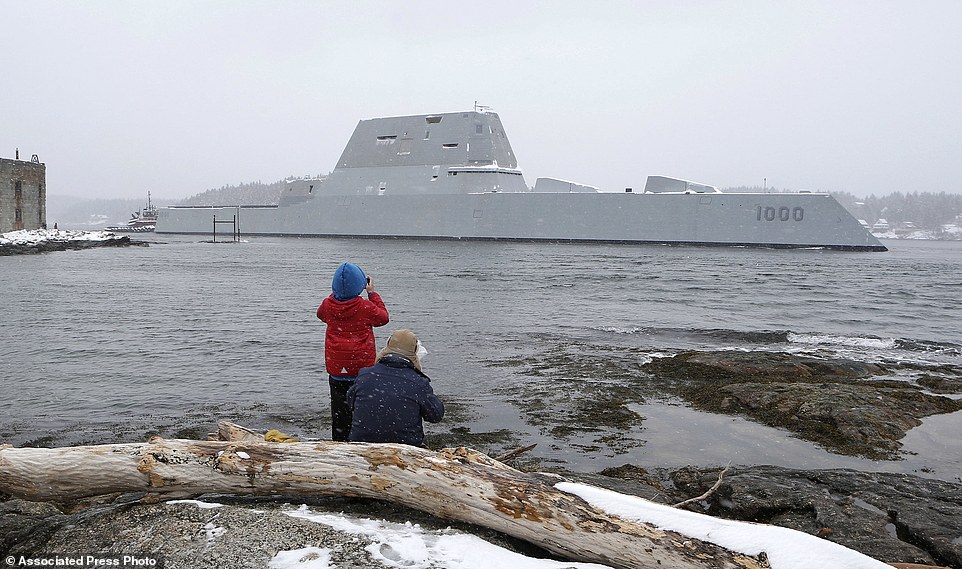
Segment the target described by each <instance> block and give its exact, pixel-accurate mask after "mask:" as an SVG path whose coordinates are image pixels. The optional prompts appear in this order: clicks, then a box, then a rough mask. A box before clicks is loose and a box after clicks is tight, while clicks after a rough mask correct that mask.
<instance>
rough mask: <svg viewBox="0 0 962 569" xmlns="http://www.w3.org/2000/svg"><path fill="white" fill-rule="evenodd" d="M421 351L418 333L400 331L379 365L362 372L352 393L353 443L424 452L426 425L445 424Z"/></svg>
mask: <svg viewBox="0 0 962 569" xmlns="http://www.w3.org/2000/svg"><path fill="white" fill-rule="evenodd" d="M419 348H421V345H420V342H418V338H417V336H416V335H415V334H414V332H412V331H410V330H396V331H395V332H394V333H393V334H391V337H390V338H388V341H387V346H386V347H385V348H384V349H383V350H381V352H380V353H379V354H378V358H377V364H375V365H374V367H369V368H364V369H362V370H361V371H360V373H359V374H358V376H357V381H355V382H354V386H353V387H351V389H350V390H349V391H348V392H347V401H348V405H350V406H351V408H352V409H353V420H352V423H351V434H350V438H349V440H351V441H352V442H357V441H363V442H369V443H403V444H408V445H413V446H424V424H423V423H422V419H424V420H427V421H429V422H431V423H437V422H438V421H440V420H441V418H442V417H444V404H443V403H441V400H440V399H438V398H437V396H436V395H435V394H434V390H433V389H431V380H430V378H428V376H426V375H424V373H423V372H422V371H421V357H420V355H419V353H418V352H419ZM421 350H422V352H421V353H422V354H423V353H426V351H424V350H423V348H421Z"/></svg>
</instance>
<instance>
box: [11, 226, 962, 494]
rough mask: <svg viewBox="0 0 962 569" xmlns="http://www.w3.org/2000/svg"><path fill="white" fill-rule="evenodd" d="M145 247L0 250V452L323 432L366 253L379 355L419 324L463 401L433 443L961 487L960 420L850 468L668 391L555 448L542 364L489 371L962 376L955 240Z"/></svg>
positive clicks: (175, 242)
mask: <svg viewBox="0 0 962 569" xmlns="http://www.w3.org/2000/svg"><path fill="white" fill-rule="evenodd" d="M138 238H141V237H140V236H138ZM145 239H149V240H153V241H156V242H155V243H154V244H152V245H151V246H150V247H130V248H123V249H114V248H106V249H95V250H88V251H73V252H63V253H54V254H45V255H33V256H20V257H0V275H2V276H0V298H2V299H3V300H2V317H0V319H2V325H0V346H2V349H0V370H2V372H0V373H2V376H0V441H2V442H7V443H12V444H14V445H30V444H34V445H44V446H62V445H70V444H87V443H106V442H121V441H124V442H129V441H141V440H145V439H146V438H147V437H149V436H151V435H154V434H159V435H161V436H171V437H173V436H182V437H201V436H203V435H204V434H205V433H206V432H207V431H209V430H212V429H213V427H214V425H215V424H216V422H217V421H218V420H222V419H227V420H232V421H235V422H238V423H241V424H245V425H248V426H251V427H254V428H260V429H265V430H266V429H268V428H279V429H281V430H284V431H285V432H289V433H292V434H297V435H300V436H304V437H326V436H328V433H329V423H328V421H329V409H328V402H327V397H328V389H327V384H326V375H324V371H323V335H324V325H323V323H321V322H320V321H318V320H317V319H316V317H315V315H314V313H315V310H316V308H317V305H318V304H319V303H320V302H321V300H322V299H323V298H324V296H326V295H327V294H328V292H329V286H330V276H331V274H332V273H333V270H334V268H336V267H337V265H338V264H340V263H341V262H343V261H345V260H351V261H354V262H356V263H358V264H360V265H361V266H362V267H363V268H364V269H365V270H366V271H367V272H368V273H369V274H370V275H372V277H373V278H374V280H375V283H376V285H377V289H378V291H379V292H380V293H381V294H382V295H383V297H384V299H385V302H386V304H387V306H388V309H389V311H390V313H391V320H392V322H391V324H389V325H388V326H387V327H385V328H381V329H378V330H377V337H378V344H379V345H383V343H384V341H385V340H386V338H387V336H388V334H389V333H390V330H392V329H395V328H400V327H408V328H412V329H414V330H415V331H417V332H418V333H419V335H420V336H421V338H422V341H423V342H424V344H425V346H426V347H427V349H428V350H429V355H428V356H427V358H426V359H425V370H426V372H427V373H428V374H429V375H430V376H431V377H432V378H433V384H434V386H435V390H436V391H437V392H438V394H439V396H441V397H442V399H444V400H445V401H446V402H447V403H448V404H449V416H448V418H446V419H445V421H444V422H442V423H441V424H439V425H436V426H429V427H428V431H429V433H433V434H435V435H437V436H438V437H439V439H437V440H442V439H443V440H444V441H446V442H451V441H453V442H456V443H458V444H473V445H475V446H477V447H479V448H481V449H482V450H485V451H488V452H490V453H491V454H497V452H499V451H501V450H504V449H505V448H512V447H513V446H515V445H518V444H527V443H530V442H538V443H539V445H538V447H537V448H536V449H535V450H534V451H533V452H532V453H531V458H532V459H537V460H540V461H543V463H544V464H547V465H559V466H562V467H564V468H569V469H572V470H576V471H597V470H600V469H601V468H604V467H607V466H617V465H621V464H625V463H629V462H631V463H634V464H638V465H641V466H645V467H654V466H667V467H674V466H682V465H685V464H696V465H714V464H724V463H726V462H728V461H729V460H734V461H735V463H741V464H752V463H767V464H783V465H785V466H793V467H818V468H829V467H842V466H846V467H854V468H860V469H865V470H890V471H900V472H914V473H919V474H922V475H925V476H933V477H939V478H944V479H949V480H954V479H956V478H957V477H958V476H959V473H960V472H962V443H960V442H959V440H958V439H959V437H958V433H959V432H960V429H962V414H960V413H955V414H952V415H948V416H939V417H932V418H930V419H926V420H925V422H924V424H923V425H922V426H921V427H918V428H916V429H914V430H912V431H911V432H910V433H909V435H908V436H907V437H906V438H905V439H904V441H903V442H905V444H906V447H905V448H906V450H907V451H908V453H907V454H906V457H905V460H902V461H884V462H872V461H867V460H862V459H857V458H851V457H843V456H838V455H834V454H831V453H829V452H826V451H824V450H822V449H821V448H819V447H817V446H816V445H813V444H811V443H807V442H805V441H801V440H799V439H796V438H793V437H792V436H791V435H790V434H789V433H787V432H785V431H781V430H777V429H771V428H769V427H764V426H761V425H758V424H755V423H752V422H749V421H746V420H744V419H733V418H731V417H724V416H716V415H708V414H705V413H699V412H696V411H693V410H691V409H690V408H687V407H685V406H683V405H680V404H679V402H678V401H670V400H663V401H658V400H651V401H646V402H645V404H644V405H638V406H634V407H633V408H632V410H634V411H635V412H636V413H638V414H640V415H641V416H642V417H645V419H644V420H643V421H638V422H637V423H636V424H634V425H631V426H629V427H626V428H625V429H623V430H622V432H619V433H617V434H618V436H619V437H620V438H621V443H619V444H618V445H614V446H605V445H601V446H600V447H599V445H598V444H596V442H594V441H591V440H588V439H589V438H590V437H588V438H586V436H585V435H583V434H578V433H575V434H567V435H566V434H557V433H556V432H554V431H552V430H551V429H549V428H547V427H546V426H545V425H544V424H543V423H539V422H538V421H537V420H533V419H532V415H531V413H530V412H529V411H526V410H525V409H523V408H522V407H520V406H519V405H518V404H517V403H516V402H515V401H516V400H517V396H518V393H519V391H523V390H524V389H526V387H527V386H528V385H532V386H535V385H537V382H538V381H539V380H538V378H537V377H536V376H532V374H531V373H530V370H527V371H526V370H525V369H524V367H523V366H520V367H519V366H514V367H512V366H504V365H500V366H492V364H493V363H497V362H502V361H503V360H505V359H510V358H512V357H515V356H518V355H528V356H530V355H531V354H538V353H550V352H551V351H552V350H557V349H559V347H570V346H575V347H577V349H578V350H583V351H585V352H592V353H596V354H604V353H605V352H606V351H611V350H614V351H618V350H635V351H638V352H639V353H641V354H643V357H642V358H641V359H642V360H643V359H644V357H648V356H658V355H661V354H670V353H674V352H677V351H679V350H683V349H710V350H715V349H726V348H739V349H768V350H776V351H790V352H801V353H812V354H819V355H829V356H842V357H850V358H855V359H860V360H866V361H877V362H917V363H921V364H936V363H943V364H950V365H954V366H962V327H960V326H959V324H958V323H959V322H960V321H962V294H960V292H959V291H962V243H958V242H954V243H953V242H912V241H888V242H887V243H886V244H887V245H888V246H889V247H890V249H891V251H889V252H887V253H845V252H833V251H823V250H799V251H770V250H760V249H759V250H755V249H736V248H696V247H663V246H650V247H643V246H642V247H639V246H619V245H551V244H531V243H507V244H505V243H483V242H457V241H405V240H349V239H295V238H250V239H249V240H247V241H245V242H242V243H237V244H233V243H216V244H214V243H205V242H201V241H200V240H198V239H197V238H191V237H171V236H148V237H145ZM564 349H567V348H564ZM641 363H643V362H641ZM579 383H583V384H584V385H578V386H577V387H578V389H588V390H590V389H591V387H592V386H591V381H590V379H589V380H586V381H583V382H579ZM562 412H564V411H563V410H558V409H551V408H548V409H546V410H544V413H545V414H546V415H550V414H551V413H556V414H557V413H562ZM554 419H555V420H556V421H560V422H563V421H564V420H565V419H564V417H555V418H554ZM466 433H469V434H470V435H468V434H466ZM429 436H430V435H429ZM471 437H474V438H471ZM429 442H430V439H429Z"/></svg>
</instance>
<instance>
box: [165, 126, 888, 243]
mask: <svg viewBox="0 0 962 569" xmlns="http://www.w3.org/2000/svg"><path fill="white" fill-rule="evenodd" d="M215 218H216V220H217V221H218V223H215ZM235 219H236V224H234V223H225V222H232V221H233V220H235ZM235 231H236V232H238V233H240V234H241V235H292V236H295V235H296V236H311V237H368V238H377V237H381V238H389V237H391V238H411V239H478V240H482V239H483V240H525V241H578V242H613V243H664V244H691V245H729V246H756V247H826V248H831V249H845V250H862V251H884V250H885V247H884V246H883V245H882V244H881V243H879V241H878V240H877V239H876V238H875V237H873V236H872V235H871V234H870V233H869V232H868V231H867V230H866V229H865V228H863V227H862V226H861V225H860V224H859V223H858V221H857V220H856V219H855V218H854V217H852V215H850V214H849V213H848V212H847V211H846V210H845V209H844V208H843V207H842V206H841V205H840V204H839V203H838V202H837V201H836V200H835V199H834V198H832V197H831V196H829V195H828V194H813V193H791V194H788V193H784V194H754V193H747V194H735V193H732V194H727V193H722V192H719V191H718V190H717V189H716V188H714V187H712V186H706V185H703V184H696V183H693V182H688V181H685V180H679V179H675V178H667V177H662V176H649V177H648V179H647V182H646V186H645V190H644V191H643V192H638V193H634V192H631V191H626V192H624V193H619V192H601V191H598V190H597V188H594V187H591V186H586V185H583V184H576V183H574V182H568V181H564V180H556V179H551V178H541V179H539V180H538V181H537V183H536V184H535V187H534V188H533V190H532V189H531V188H529V187H528V186H527V184H526V183H525V181H524V177H523V175H522V173H521V171H520V170H519V169H517V161H516V159H515V156H514V151H513V150H512V148H511V145H510V143H509V142H508V138H507V136H506V135H505V132H504V127H503V125H502V124H501V119H500V118H499V117H498V115H497V114H496V113H492V112H489V111H479V110H477V109H476V110H475V111H473V112H463V113H444V114H437V115H412V116H404V117H389V118H380V119H369V120H362V121H360V122H359V123H358V125H357V128H356V129H355V131H354V134H353V135H352V136H351V139H350V140H349V141H348V144H347V146H346V147H345V149H344V152H343V153H342V154H341V157H340V159H339V160H338V162H337V165H336V167H335V168H334V170H333V171H332V172H331V173H330V175H328V176H327V177H326V178H325V179H323V180H315V179H297V180H291V181H290V182H289V183H288V185H287V187H286V188H285V190H284V192H283V194H282V195H281V197H280V200H279V205H278V206H233V207H230V206H228V207H169V208H163V209H161V210H160V211H159V215H158V219H157V228H156V232H157V233H161V234H163V233H182V234H201V235H202V234H212V233H214V234H215V235H217V236H221V235H231V234H232V233H234V232H235ZM215 232H216V233H215Z"/></svg>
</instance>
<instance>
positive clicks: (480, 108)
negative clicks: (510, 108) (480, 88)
mask: <svg viewBox="0 0 962 569" xmlns="http://www.w3.org/2000/svg"><path fill="white" fill-rule="evenodd" d="M490 110H491V107H489V106H487V105H479V104H478V102H477V101H475V102H474V112H476V113H486V112H488V111H490Z"/></svg>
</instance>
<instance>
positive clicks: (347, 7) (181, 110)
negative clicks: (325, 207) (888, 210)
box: [0, 0, 962, 198]
mask: <svg viewBox="0 0 962 569" xmlns="http://www.w3.org/2000/svg"><path fill="white" fill-rule="evenodd" d="M0 14H2V15H3V19H4V23H5V25H4V26H3V32H2V33H0V73H2V76H3V78H4V81H3V88H2V89H0V156H2V157H5V158H13V156H14V151H15V148H16V147H19V148H20V153H21V158H24V157H26V158H28V159H29V157H30V155H31V154H38V155H39V156H40V159H41V161H43V162H45V163H46V164H47V185H48V191H49V193H51V194H68V195H76V196H87V197H131V198H139V197H144V196H145V195H146V192H147V190H150V191H151V192H152V193H153V195H154V196H155V197H158V196H159V197H169V198H181V197H186V196H189V195H193V194H195V193H197V192H200V191H203V190H206V189H210V188H214V187H220V186H222V185H224V184H237V183H241V182H249V181H257V180H260V181H263V182H273V181H277V180H280V179H282V178H284V177H286V176H289V175H304V174H318V173H326V172H328V171H330V170H331V169H333V168H334V165H335V163H336V161H337V158H338V157H339V156H340V153H341V150H342V149H343V147H344V145H345V144H346V143H347V140H348V138H349V137H350V135H351V133H352V131H353V129H354V126H355V125H356V124H357V121H358V120H360V119H363V118H373V117H379V116H391V115H405V114H419V113H435V112H447V111H460V110H468V109H470V108H471V107H472V106H473V104H474V102H475V101H479V102H480V103H482V104H484V105H489V106H491V107H492V108H493V109H494V110H495V111H497V112H498V113H499V114H500V115H501V119H502V121H503V122H504V125H505V130H506V132H507V134H508V137H509V139H510V141H511V144H512V146H513V148H514V151H515V153H516V155H517V157H518V161H519V166H520V167H521V168H522V169H523V171H524V173H525V179H526V180H527V182H528V184H529V185H533V184H534V181H535V178H536V177H539V176H552V177H558V178H564V179H568V180H574V181H577V182H582V183H587V184H592V185H595V186H599V187H601V188H603V189H606V190H613V191H620V190H622V189H623V188H625V187H629V186H630V187H635V188H641V187H643V186H644V181H645V177H646V176H647V175H649V174H661V175H669V176H675V177H681V178H686V179H690V180H695V181H698V182H704V183H708V184H712V185H716V186H719V187H722V188H725V187H731V186H742V185H748V186H762V185H763V183H765V180H766V179H767V184H768V186H769V187H773V186H774V187H777V188H787V189H812V190H823V191H833V190H844V191H848V192H851V193H854V194H856V195H868V194H871V193H875V194H876V195H882V194H888V193H890V192H893V191H915V190H918V191H947V192H953V193H962V1H960V0H946V1H940V0H921V1H913V2H906V1H904V0H898V1H884V0H880V1H871V2H869V1H860V0H845V1H841V2H839V1H837V0H832V1H824V2H821V1H805V0H799V1H795V0H792V1H788V2H786V1H778V0H771V1H765V2H758V1H754V0H736V1H731V2H726V1H717V2H701V1H668V0H665V1H659V2H648V1H641V0H637V1H629V2H587V1H584V0H577V1H570V2H560V1H559V2H528V1H525V0H516V1H513V2H507V1H501V0H494V1H478V2H461V1H458V0H445V1H437V2H435V1H415V2H397V1H391V2H365V1H345V2H321V1H284V0H280V1H276V0H275V1H265V2H259V1H258V2H254V1H246V0H232V1H225V2H217V1H204V2H183V1H178V0H163V1H156V2H147V1H143V2H142V1H136V2H131V1H90V2H67V1H62V2H50V1H44V0H40V1H37V0H31V1H30V2H24V1H20V0H0Z"/></svg>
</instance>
